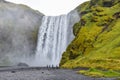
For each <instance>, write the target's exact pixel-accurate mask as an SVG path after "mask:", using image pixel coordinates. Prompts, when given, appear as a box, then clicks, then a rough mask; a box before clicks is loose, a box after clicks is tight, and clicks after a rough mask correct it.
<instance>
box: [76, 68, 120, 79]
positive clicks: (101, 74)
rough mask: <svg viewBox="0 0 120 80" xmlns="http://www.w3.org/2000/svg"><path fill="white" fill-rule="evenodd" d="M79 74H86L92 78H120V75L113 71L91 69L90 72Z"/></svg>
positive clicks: (81, 71)
mask: <svg viewBox="0 0 120 80" xmlns="http://www.w3.org/2000/svg"><path fill="white" fill-rule="evenodd" d="M78 73H80V74H84V75H87V76H92V77H109V78H110V77H115V78H116V77H120V73H119V72H117V71H113V70H107V71H103V70H98V69H94V68H91V69H89V70H80V71H79V72H78Z"/></svg>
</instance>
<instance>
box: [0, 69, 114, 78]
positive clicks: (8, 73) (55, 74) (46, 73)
mask: <svg viewBox="0 0 120 80" xmlns="http://www.w3.org/2000/svg"><path fill="white" fill-rule="evenodd" d="M0 80H116V79H115V78H91V77H88V76H84V75H81V74H77V70H69V69H56V68H39V67H3V68H0Z"/></svg>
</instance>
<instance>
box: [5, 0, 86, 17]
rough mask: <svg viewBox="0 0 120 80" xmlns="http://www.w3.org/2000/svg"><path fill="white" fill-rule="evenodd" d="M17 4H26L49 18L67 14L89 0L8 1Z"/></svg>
mask: <svg viewBox="0 0 120 80" xmlns="http://www.w3.org/2000/svg"><path fill="white" fill-rule="evenodd" d="M6 1H9V2H14V3H17V4H25V5H28V6H29V7H31V8H33V9H35V10H38V11H40V12H41V13H43V14H45V15H47V16H56V15H61V14H67V13H68V12H70V11H71V10H73V9H74V8H76V7H77V6H78V5H80V4H81V3H83V2H85V1H88V0H6Z"/></svg>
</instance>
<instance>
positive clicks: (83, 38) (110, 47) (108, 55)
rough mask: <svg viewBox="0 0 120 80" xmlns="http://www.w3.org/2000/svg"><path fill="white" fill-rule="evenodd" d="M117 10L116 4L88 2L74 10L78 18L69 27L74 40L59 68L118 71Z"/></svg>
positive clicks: (119, 13)
mask: <svg viewBox="0 0 120 80" xmlns="http://www.w3.org/2000/svg"><path fill="white" fill-rule="evenodd" d="M111 2H112V3H111ZM119 7H120V0H114V1H113V0H91V1H88V2H86V3H83V4H81V5H80V6H79V7H77V10H78V11H79V13H80V14H81V15H82V16H81V20H80V21H79V22H78V23H76V24H75V25H74V27H73V29H74V31H73V32H74V35H75V36H76V37H75V39H74V40H73V41H72V42H71V44H70V45H69V46H68V48H67V50H66V52H64V54H63V56H62V60H61V64H60V65H61V67H62V68H79V67H87V68H98V69H105V70H118V71H120V8H119ZM105 77H109V76H105Z"/></svg>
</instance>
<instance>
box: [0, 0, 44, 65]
mask: <svg viewBox="0 0 120 80" xmlns="http://www.w3.org/2000/svg"><path fill="white" fill-rule="evenodd" d="M43 16H44V15H43V14H42V13H40V12H38V11H36V10H33V9H31V8H30V7H28V6H26V5H22V4H14V3H10V2H7V1H4V0H1V1H0V63H4V62H2V60H5V59H7V60H10V61H11V64H12V63H17V62H20V61H21V60H24V59H25V58H26V57H24V58H23V56H27V57H28V56H31V55H34V52H35V49H36V44H37V34H38V29H39V26H40V25H41V20H42V17H43ZM5 64H6V63H5ZM0 66H2V65H0Z"/></svg>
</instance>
